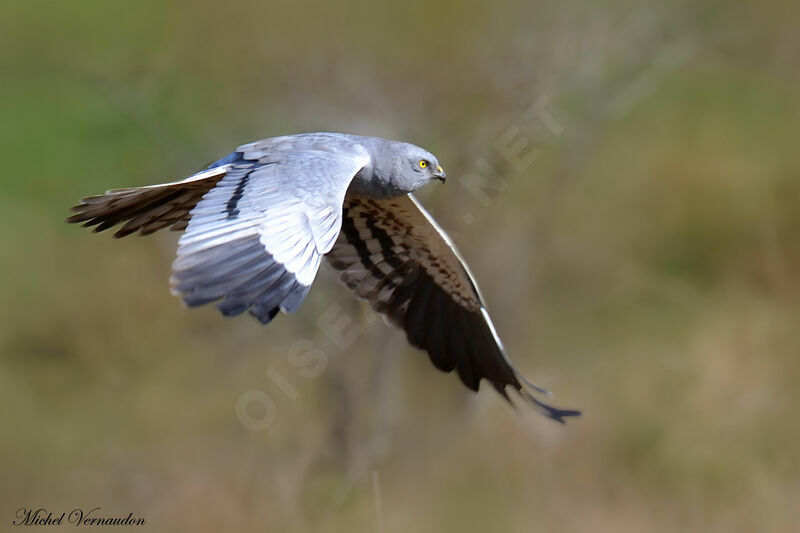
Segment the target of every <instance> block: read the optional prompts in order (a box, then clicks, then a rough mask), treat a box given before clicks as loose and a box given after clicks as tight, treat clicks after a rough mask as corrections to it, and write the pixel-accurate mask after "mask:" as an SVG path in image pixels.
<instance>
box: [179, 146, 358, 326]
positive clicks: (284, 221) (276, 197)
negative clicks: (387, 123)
mask: <svg viewBox="0 0 800 533" xmlns="http://www.w3.org/2000/svg"><path fill="white" fill-rule="evenodd" d="M239 152H241V153H242V154H243V156H242V161H240V162H238V163H233V164H232V165H231V167H230V168H229V169H228V171H227V174H226V175H225V177H224V178H222V180H220V181H219V183H217V185H216V186H215V187H214V188H213V189H212V190H211V191H209V192H208V193H207V194H206V195H205V196H204V197H203V199H202V200H201V201H200V202H199V203H198V204H197V206H196V207H195V208H194V209H193V210H192V211H191V219H190V221H189V225H188V227H187V228H186V233H184V234H183V235H182V236H181V238H180V240H179V241H178V257H177V259H175V262H174V263H173V264H172V270H173V275H172V277H171V278H170V282H171V284H172V292H173V294H176V295H178V296H181V297H182V298H183V301H184V302H186V304H188V305H191V306H194V305H202V304H206V303H209V302H212V301H216V300H220V299H221V302H220V303H219V304H218V305H217V307H218V308H219V309H220V310H221V311H222V313H223V314H224V315H226V316H230V315H236V314H239V313H242V312H244V311H246V310H250V313H251V314H252V315H254V316H256V317H257V318H258V319H259V320H261V321H262V322H263V323H267V322H269V321H270V320H272V318H274V316H275V315H276V314H277V313H278V311H279V310H281V309H282V310H283V311H285V312H292V311H294V310H296V309H297V308H298V307H299V305H300V303H301V302H302V301H303V299H304V298H305V295H306V294H307V293H308V289H309V288H310V286H311V283H312V282H313V281H314V277H315V276H316V274H317V270H318V269H319V264H320V261H321V258H322V255H324V254H325V253H326V252H328V250H330V249H331V247H333V243H334V242H335V240H336V237H337V235H338V234H339V229H340V228H341V224H342V202H343V200H344V195H345V192H346V191H347V187H348V185H349V184H350V181H351V180H352V178H353V176H354V175H355V174H356V173H357V172H358V171H359V170H361V168H363V166H364V165H365V164H366V163H367V162H368V161H369V157H368V156H367V154H366V152H362V151H360V150H358V149H348V150H345V151H340V152H337V151H335V150H318V149H314V150H280V149H274V148H272V149H270V150H258V149H253V147H252V145H246V146H244V147H240V148H239Z"/></svg>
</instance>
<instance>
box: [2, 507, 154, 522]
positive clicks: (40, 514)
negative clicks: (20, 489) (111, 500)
mask: <svg viewBox="0 0 800 533" xmlns="http://www.w3.org/2000/svg"><path fill="white" fill-rule="evenodd" d="M100 511H101V508H100V507H95V508H93V509H89V510H86V509H81V508H80V507H78V508H76V509H73V510H72V511H70V512H66V511H64V512H62V513H60V514H58V513H56V514H53V513H52V512H51V511H48V510H47V509H44V508H39V509H29V508H27V507H20V508H19V509H17V512H16V520H14V521H13V522H11V523H12V524H13V525H15V526H63V525H70V524H71V525H73V526H76V527H77V526H143V525H144V524H145V523H146V520H145V519H144V518H137V517H135V516H133V513H128V516H102V515H101V512H100Z"/></svg>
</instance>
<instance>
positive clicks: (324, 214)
mask: <svg viewBox="0 0 800 533" xmlns="http://www.w3.org/2000/svg"><path fill="white" fill-rule="evenodd" d="M435 179H440V180H442V181H444V179H445V174H444V171H443V170H442V168H441V166H440V165H439V162H438V160H437V159H436V157H435V156H433V154H431V153H430V152H428V151H426V150H423V149H422V148H419V147H417V146H414V145H412V144H408V143H401V142H396V141H389V140H386V139H380V138H375V137H359V136H355V135H347V134H340V133H312V134H302V135H290V136H284V137H276V138H272V139H264V140H261V141H257V142H253V143H250V144H246V145H243V146H240V147H239V148H238V149H237V150H236V151H235V152H233V153H232V154H229V155H228V156H226V157H224V158H222V159H220V160H218V161H217V162H215V163H213V164H212V165H211V166H210V167H209V168H208V169H206V170H204V171H201V172H198V173H197V174H195V175H193V176H190V177H189V178H186V179H185V180H182V181H178V182H174V183H167V184H163V185H154V186H149V187H139V188H130V189H118V190H112V191H109V192H107V193H106V194H105V195H101V196H95V197H89V198H85V199H84V200H83V202H82V203H81V204H80V205H78V206H76V207H74V208H73V210H74V211H75V214H74V215H72V216H71V217H70V218H69V219H68V221H69V222H83V223H84V225H86V226H95V231H103V230H105V229H108V228H110V227H113V226H115V225H118V224H123V225H122V227H121V228H120V229H119V230H118V231H117V232H116V234H115V236H117V237H123V236H125V235H129V234H132V233H135V232H140V233H141V234H143V235H146V234H149V233H152V232H154V231H157V230H158V229H161V228H164V227H170V228H171V229H178V230H180V229H185V233H184V234H183V235H182V236H181V238H180V240H179V242H178V254H177V258H176V259H175V261H174V262H173V265H172V268H173V274H172V277H171V278H170V283H171V287H172V289H171V290H172V292H173V294H176V295H178V296H180V297H181V298H182V299H183V301H184V302H185V303H186V304H187V305H189V306H197V305H204V304H207V303H211V302H217V307H218V308H219V309H220V311H221V312H222V313H223V314H224V315H225V316H232V315H238V314H240V313H243V312H245V311H249V312H250V313H251V314H252V315H254V316H255V317H256V318H258V319H259V320H260V321H261V322H262V323H265V324H266V323H268V322H270V321H271V320H272V319H273V318H274V317H275V316H276V315H277V313H278V311H279V310H283V311H284V312H287V313H291V312H293V311H295V310H296V309H297V308H298V307H299V306H300V304H301V303H302V301H303V299H304V298H305V296H306V294H307V293H308V290H309V288H310V286H311V283H312V282H313V280H314V278H315V276H316V273H317V270H318V269H319V265H320V262H321V260H322V257H327V259H328V262H329V264H330V265H332V266H333V267H334V268H335V269H337V270H340V271H341V278H342V281H343V282H344V283H345V284H346V285H347V286H348V287H350V288H351V289H352V290H353V291H354V292H355V294H356V296H357V297H359V298H363V299H366V300H367V301H369V303H370V305H371V306H372V307H373V309H375V310H376V311H377V312H379V313H381V314H383V315H384V316H385V318H386V319H387V321H388V322H389V323H390V324H392V325H394V326H397V327H401V328H403V329H404V330H405V331H406V334H407V336H408V340H409V342H410V343H411V344H412V345H413V346H415V347H417V348H421V349H423V350H425V351H427V352H428V354H429V356H430V358H431V361H432V362H433V364H434V365H435V366H436V367H437V368H438V369H440V370H442V371H445V372H451V371H453V370H455V371H457V373H458V375H459V377H460V378H461V381H462V382H463V383H464V384H465V385H466V386H467V387H469V388H470V389H472V390H477V389H478V385H479V382H480V380H481V379H483V378H485V379H487V380H489V381H490V382H491V383H492V385H493V386H494V387H495V389H496V390H497V391H498V392H499V393H500V394H501V395H503V396H504V397H505V398H506V399H508V395H507V391H506V389H507V387H508V386H511V387H512V388H514V389H515V390H517V391H518V392H519V393H520V394H522V396H523V397H524V398H526V399H527V400H529V401H530V402H531V403H532V404H533V405H534V406H536V407H537V408H538V409H540V410H541V411H542V412H543V413H544V414H546V415H547V416H549V417H551V418H553V419H555V420H558V421H560V422H563V421H564V420H563V419H564V417H567V416H575V415H578V414H579V412H577V411H571V410H561V409H556V408H554V407H551V406H549V405H546V404H544V403H542V402H540V401H539V400H537V399H536V398H535V397H534V396H533V395H532V392H534V391H536V392H546V391H544V389H541V388H539V387H537V386H536V385H533V384H532V383H530V382H528V381H527V380H525V379H524V378H523V377H522V376H521V375H520V374H519V373H518V372H517V370H516V369H515V368H514V367H513V365H512V364H511V363H510V361H509V359H508V356H507V354H506V352H505V348H504V347H503V345H502V343H501V341H500V339H499V337H498V336H497V333H496V331H495V328H494V325H493V324H492V322H491V319H490V318H489V315H488V312H487V311H486V306H485V303H484V300H483V297H482V295H481V294H480V291H479V289H478V287H477V283H476V282H475V279H474V277H473V276H472V274H471V273H470V272H469V269H468V267H467V266H466V263H465V262H464V261H463V259H462V257H461V256H460V254H459V253H458V250H457V249H456V248H455V245H454V244H453V243H452V241H451V240H450V239H449V237H448V236H447V235H446V234H445V233H444V232H443V231H442V230H441V228H440V227H439V226H438V225H437V224H436V222H435V221H434V220H433V219H432V218H431V217H430V215H429V214H428V213H427V212H426V211H425V210H424V208H423V207H422V206H421V205H420V204H419V202H418V201H417V200H416V199H415V198H414V197H413V195H411V194H410V193H411V192H412V191H414V190H416V189H418V188H419V187H421V186H423V185H425V184H427V183H429V182H430V181H432V180H435Z"/></svg>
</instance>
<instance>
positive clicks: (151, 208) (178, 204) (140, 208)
mask: <svg viewBox="0 0 800 533" xmlns="http://www.w3.org/2000/svg"><path fill="white" fill-rule="evenodd" d="M226 170H227V168H226V167H218V168H215V169H213V170H211V171H206V172H204V173H203V174H208V175H207V176H200V175H198V176H193V177H191V178H188V179H186V180H184V181H179V182H175V183H165V184H163V185H151V186H147V187H135V188H128V189H115V190H111V191H108V192H107V193H105V194H102V195H99V196H89V197H87V198H84V199H83V200H81V203H80V204H79V205H76V206H75V207H73V208H72V211H74V212H75V213H74V214H73V215H72V216H70V217H69V218H67V222H70V223H81V222H82V223H83V226H85V227H94V231H95V232H100V231H105V230H107V229H109V228H112V227H114V226H116V225H118V224H123V223H124V225H123V226H122V227H121V228H119V229H118V230H117V231H116V233H114V237H117V238H119V237H125V236H126V235H130V234H132V233H136V232H140V233H141V234H142V235H149V234H151V233H153V232H156V231H158V230H160V229H162V228H166V227H170V228H171V229H173V230H183V229H185V228H186V225H187V224H188V222H189V213H190V212H191V210H192V208H194V206H195V205H197V202H199V201H200V199H201V198H203V195H205V194H206V193H207V192H208V191H209V190H211V188H213V187H214V185H216V184H217V182H219V180H220V179H222V177H223V176H225V173H226Z"/></svg>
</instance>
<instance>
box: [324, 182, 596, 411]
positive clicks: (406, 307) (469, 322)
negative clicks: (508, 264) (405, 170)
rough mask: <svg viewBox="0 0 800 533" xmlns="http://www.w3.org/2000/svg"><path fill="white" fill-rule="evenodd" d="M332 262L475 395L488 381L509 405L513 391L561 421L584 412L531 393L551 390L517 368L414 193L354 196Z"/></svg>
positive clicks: (449, 246)
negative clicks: (509, 389)
mask: <svg viewBox="0 0 800 533" xmlns="http://www.w3.org/2000/svg"><path fill="white" fill-rule="evenodd" d="M326 257H327V258H328V261H329V262H330V264H331V265H332V266H333V267H334V268H336V269H337V270H341V271H342V274H341V279H342V281H343V282H344V283H345V284H346V285H347V286H348V287H349V288H351V289H352V290H354V291H355V293H356V295H357V296H358V297H360V298H364V299H366V300H368V301H369V302H370V304H371V306H372V308H373V309H375V311H377V312H379V313H381V314H383V315H384V316H385V317H386V318H387V319H388V321H389V322H390V323H391V324H392V325H395V326H397V327H401V328H403V329H404V330H405V332H406V335H407V337H408V340H409V342H410V343H411V344H412V345H413V346H415V347H417V348H421V349H423V350H425V351H427V352H428V355H429V356H430V359H431V361H432V362H433V364H434V365H435V366H436V368H438V369H440V370H442V371H445V372H450V371H452V370H454V369H455V370H456V371H457V372H458V375H459V377H460V378H461V381H462V382H463V383H464V384H465V385H466V386H467V387H469V388H470V389H472V390H477V389H478V385H479V382H480V380H481V379H482V378H486V379H488V380H489V381H490V382H491V383H492V385H493V386H494V388H495V389H496V390H497V391H498V392H499V393H500V394H502V395H503V396H504V397H505V398H506V399H508V395H507V393H506V387H508V386H509V385H510V386H511V387H513V388H514V389H516V390H517V391H519V392H520V394H522V395H523V397H525V398H526V399H528V400H529V401H531V402H532V403H533V404H534V405H535V406H536V407H537V408H539V409H540V410H541V411H542V412H543V413H545V414H546V415H547V416H549V417H551V418H553V419H555V420H557V421H559V422H563V421H564V420H563V418H564V417H568V416H577V415H579V414H580V412H579V411H572V410H562V409H557V408H555V407H552V406H550V405H547V404H545V403H542V402H541V401H539V400H537V399H536V398H534V397H533V396H532V395H531V393H530V391H529V390H528V389H527V388H526V387H529V388H532V389H534V390H537V391H539V392H542V393H547V391H546V390H544V389H541V388H540V387H537V386H536V385H534V384H532V383H530V382H529V381H527V380H526V379H525V378H524V377H522V376H521V375H520V374H519V372H518V371H517V370H516V369H515V368H514V367H513V366H512V364H511V362H510V361H509V359H508V356H507V355H506V351H505V348H504V347H503V344H502V342H501V341H500V338H499V337H498V335H497V332H496V331H495V328H494V325H493V324H492V321H491V319H490V318H489V314H488V312H487V310H486V306H485V304H484V302H483V297H482V296H481V294H480V290H479V289H478V286H477V283H476V282H475V279H474V277H473V276H472V274H471V273H470V271H469V268H468V267H467V265H466V263H465V262H464V260H463V258H462V257H461V255H460V254H459V252H458V250H457V249H456V247H455V245H454V244H453V242H452V241H451V240H450V238H449V237H448V236H447V234H445V232H444V231H443V230H442V229H441V228H440V227H439V226H438V224H436V222H435V221H434V220H433V218H432V217H431V216H430V215H429V214H428V212H427V211H425V209H424V208H423V207H422V206H421V205H420V204H419V202H418V201H417V199H416V198H415V197H414V196H413V195H411V194H409V195H406V196H402V197H398V198H387V199H373V198H364V197H348V198H347V199H346V200H345V202H344V219H343V224H342V231H341V234H340V235H339V238H338V240H337V242H336V245H335V246H334V247H333V249H332V250H331V251H330V252H329V253H328V255H327V256H326Z"/></svg>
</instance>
